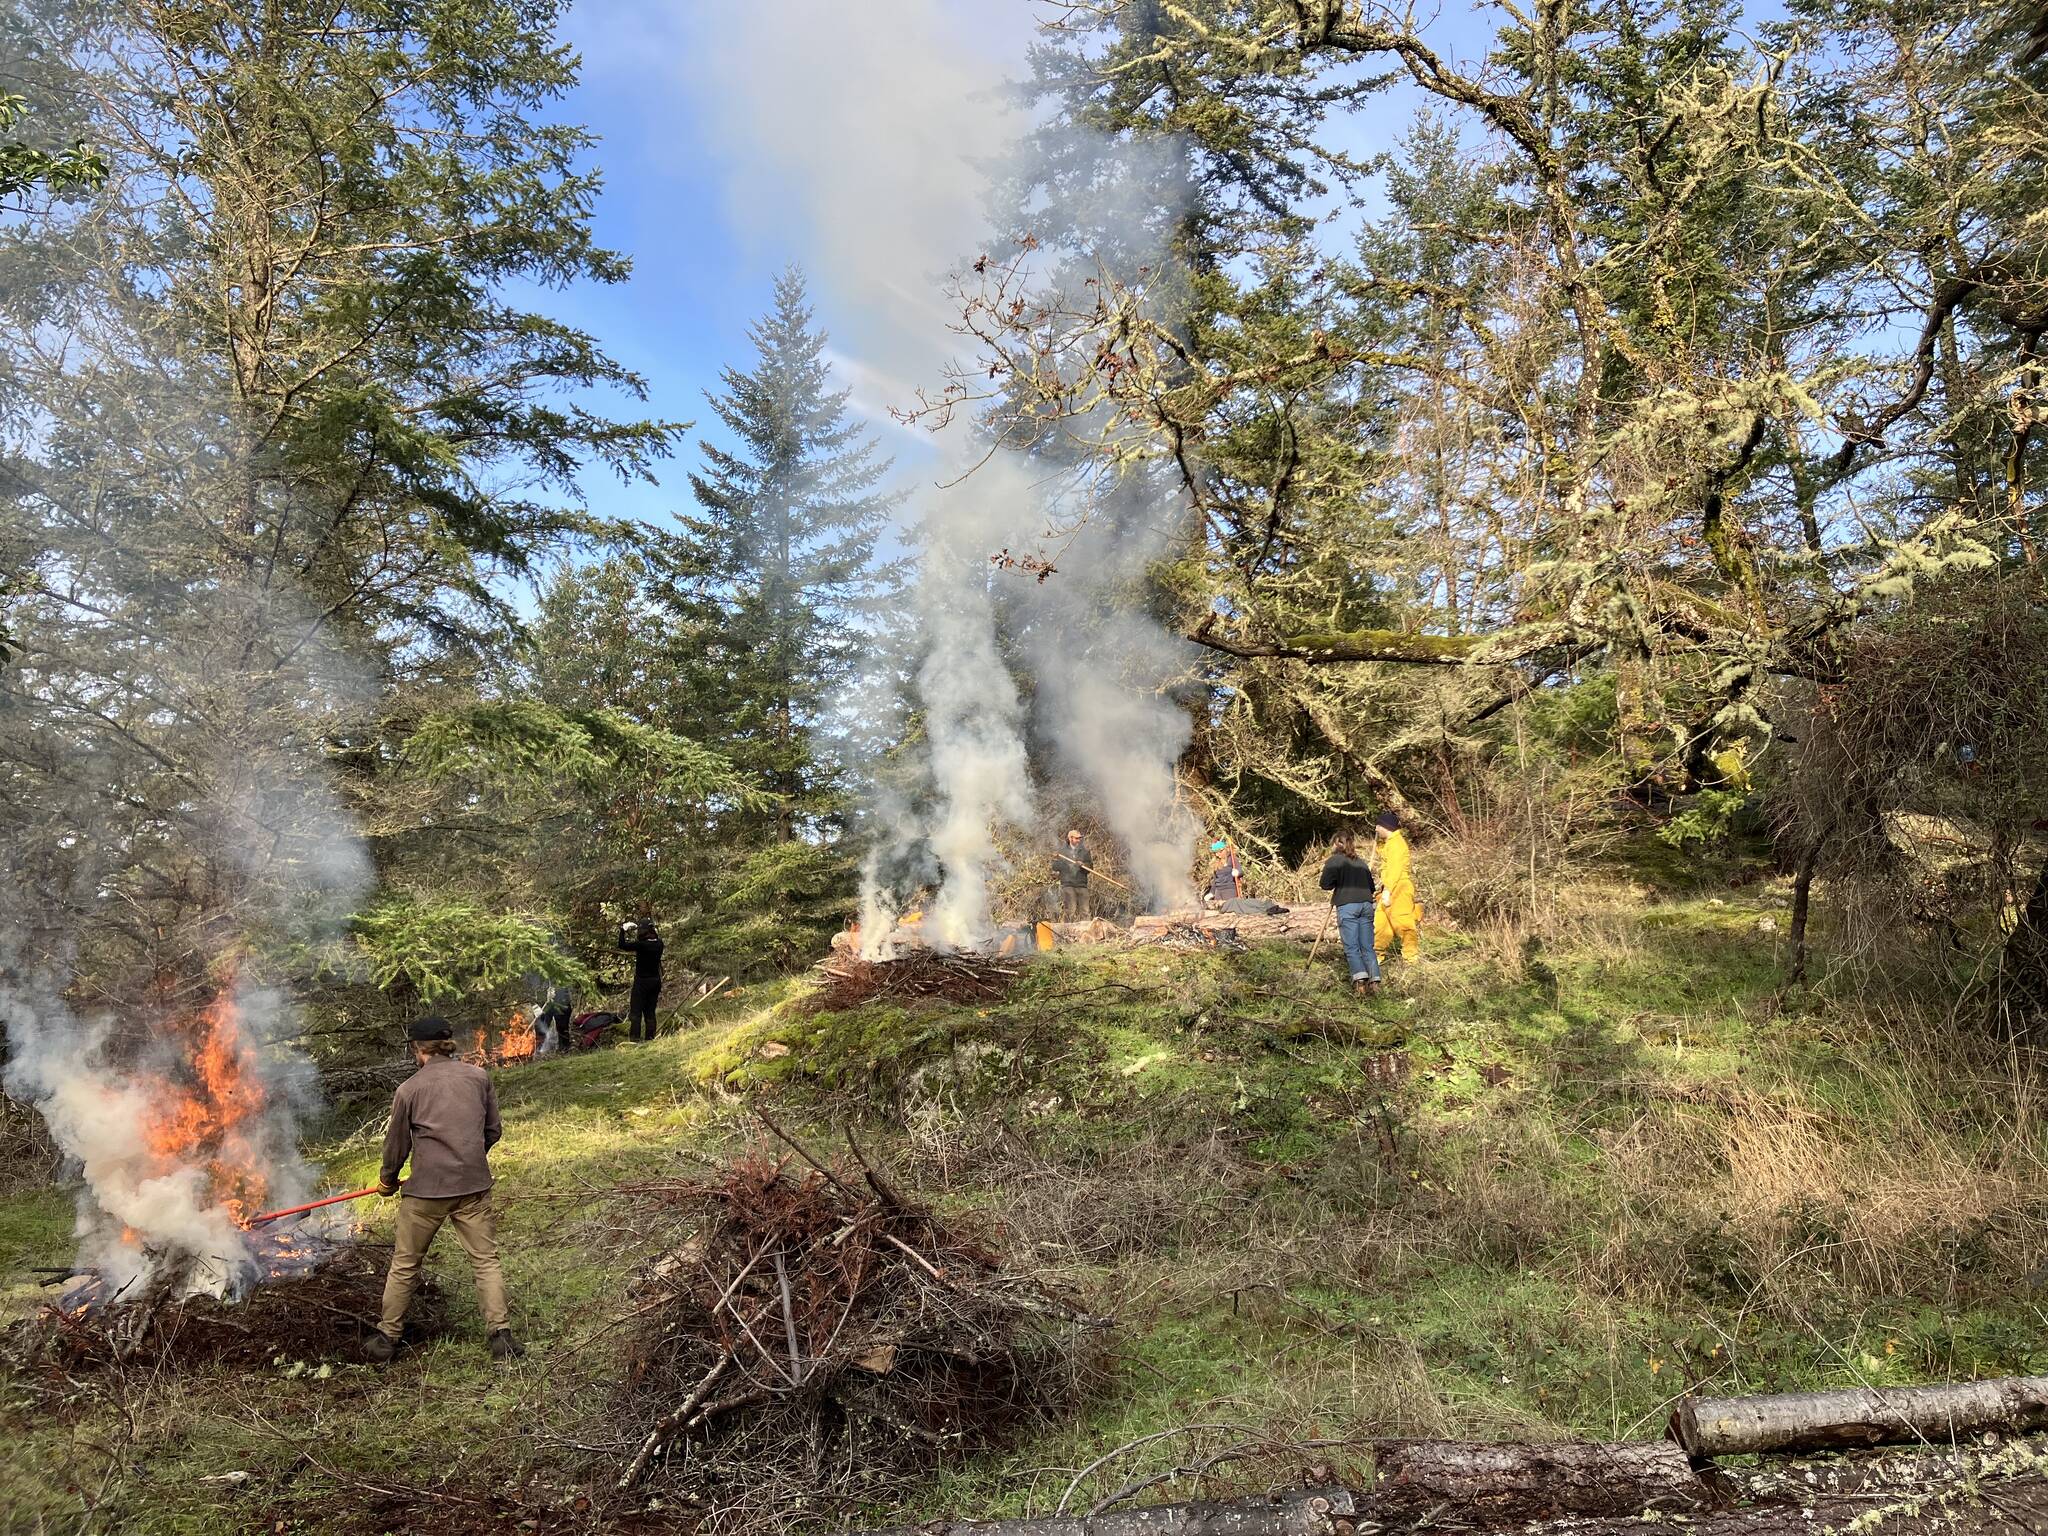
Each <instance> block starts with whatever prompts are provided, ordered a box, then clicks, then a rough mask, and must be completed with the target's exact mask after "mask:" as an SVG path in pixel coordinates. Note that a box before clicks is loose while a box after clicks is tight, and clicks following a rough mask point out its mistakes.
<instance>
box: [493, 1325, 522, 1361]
mask: <svg viewBox="0 0 2048 1536" xmlns="http://www.w3.org/2000/svg"><path fill="white" fill-rule="evenodd" d="M489 1344H490V1351H491V1358H492V1359H493V1360H518V1359H521V1358H523V1357H524V1356H525V1354H526V1346H525V1345H524V1344H522V1343H520V1342H519V1341H518V1340H517V1339H515V1338H513V1337H512V1330H511V1329H510V1328H500V1329H499V1330H498V1331H497V1332H496V1333H494V1334H492V1335H491V1337H490V1340H489Z"/></svg>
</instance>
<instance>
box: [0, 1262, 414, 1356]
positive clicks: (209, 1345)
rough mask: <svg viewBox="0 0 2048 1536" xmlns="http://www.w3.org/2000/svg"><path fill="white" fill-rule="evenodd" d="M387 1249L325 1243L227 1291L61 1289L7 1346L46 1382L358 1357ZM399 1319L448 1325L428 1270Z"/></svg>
mask: <svg viewBox="0 0 2048 1536" xmlns="http://www.w3.org/2000/svg"><path fill="white" fill-rule="evenodd" d="M390 1257H391V1249H390V1246H389V1245H388V1244H372V1243H336V1244H329V1245H327V1247H326V1248H325V1250H324V1251H323V1252H322V1254H321V1256H320V1259H319V1261H318V1262H317V1263H315V1264H312V1265H309V1266H306V1267H303V1268H301V1269H300V1270H298V1271H297V1272H295V1273H292V1274H290V1275H288V1276H285V1277H282V1278H278V1279H274V1280H269V1281H266V1282H265V1283H263V1284H261V1285H258V1286H255V1287H253V1288H252V1289H250V1290H248V1291H247V1292H245V1293H244V1294H243V1295H242V1296H240V1297H239V1298H237V1299H232V1300H230V1299H226V1298H222V1297H217V1296H209V1295H182V1296H180V1295H172V1294H170V1293H169V1291H168V1289H167V1288H165V1287H152V1288H149V1289H147V1290H145V1291H144V1292H143V1293H142V1294H141V1295H137V1296H123V1297H121V1298H120V1299H119V1300H117V1301H111V1302H107V1303H105V1304H101V1305H94V1304H93V1303H92V1301H90V1300H87V1301H85V1302H82V1303H79V1304H77V1305H71V1304H69V1301H68V1299H67V1301H66V1302H60V1303H59V1304H57V1305H54V1306H50V1307H46V1308H44V1309H43V1310H42V1312H41V1313H40V1314H39V1315H38V1316H36V1317H35V1318H32V1319H30V1320H29V1321H28V1322H25V1323H23V1324H21V1325H19V1327H18V1328H17V1329H16V1332H15V1338H14V1344H15V1352H16V1354H17V1355H18V1357H19V1361H20V1364H21V1366H22V1368H23V1370H24V1371H25V1373H26V1374H27V1376H28V1379H30V1380H32V1381H33V1380H39V1379H40V1380H42V1381H43V1382H44V1383H45V1384H46V1385H48V1386H51V1387H56V1386H59V1385H60V1384H61V1383H62V1382H63V1380H64V1378H66V1377H68V1376H73V1375H84V1374H88V1373H91V1372H94V1371H102V1370H110V1369H114V1368H116V1367H120V1366H125V1365H129V1364H136V1365H142V1364H147V1365H149V1366H151V1367H152V1368H155V1367H158V1366H163V1365H169V1366H172V1367H175V1368H177V1369H181V1370H192V1369H197V1368H199V1367H201V1366H210V1365H211V1366H227V1367H231V1368H235V1369H247V1370H259V1371H268V1370H272V1369H275V1368H276V1367H277V1366H278V1365H279V1364H280V1363H281V1362H282V1363H286V1364H289V1363H293V1362H303V1363H305V1364H307V1365H319V1364H324V1363H329V1362H335V1361H345V1360H356V1359H359V1358H360V1357H361V1355H362V1346H363V1344H364V1343H365V1342H366V1341H367V1340H368V1338H369V1335H370V1333H371V1332H372V1331H373V1330H374V1329H375V1328H376V1325H377V1313H378V1308H379V1303H380V1302H381V1300H382V1298H383V1292H384V1271H385V1269H386V1268H387V1267H389V1263H390ZM87 1294H88V1295H90V1294H91V1292H88V1293H87ZM405 1327H406V1336H407V1338H408V1339H410V1340H413V1341H415V1342H418V1341H424V1340H427V1339H431V1338H436V1337H439V1336H440V1335H441V1334H442V1333H444V1332H445V1331H446V1329H447V1299H446V1297H445V1296H444V1295H443V1294H442V1292H441V1289H440V1287H439V1286H438V1285H436V1284H435V1282H434V1280H433V1278H432V1277H431V1276H428V1277H424V1278H422V1280H421V1281H420V1288H419V1289H418V1290H417V1291H416V1292H414V1293H413V1301H412V1307H411V1309H410V1310H409V1311H408V1312H407V1313H406V1320H405Z"/></svg>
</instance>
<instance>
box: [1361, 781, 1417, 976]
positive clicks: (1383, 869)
mask: <svg viewBox="0 0 2048 1536" xmlns="http://www.w3.org/2000/svg"><path fill="white" fill-rule="evenodd" d="M1372 834H1373V840H1374V841H1375V842H1377V843H1378V844H1379V845H1380V902H1379V906H1378V908H1377V909H1375V911H1374V912H1373V915H1372V948H1373V955H1374V958H1375V959H1377V958H1378V957H1379V956H1381V955H1384V954H1386V952H1387V951H1388V950H1389V949H1391V948H1392V947H1393V943H1394V938H1395V936H1396V935H1399V937H1400V940H1401V958H1402V959H1403V960H1414V959H1418V958H1419V957H1420V956H1421V954H1422V927H1421V925H1422V906H1421V904H1420V903H1419V902H1417V901H1416V899H1415V875H1414V872H1413V870H1412V869H1411V868H1410V866H1409V860H1408V839H1407V838H1405V837H1403V836H1402V835H1401V816H1400V813H1399V812H1398V811H1381V812H1380V815H1379V820H1378V821H1376V822H1374V823H1373V828H1372Z"/></svg>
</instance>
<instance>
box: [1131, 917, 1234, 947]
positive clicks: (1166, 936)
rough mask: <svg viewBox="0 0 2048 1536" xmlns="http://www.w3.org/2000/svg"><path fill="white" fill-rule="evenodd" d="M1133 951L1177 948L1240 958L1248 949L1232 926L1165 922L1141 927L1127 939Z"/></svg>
mask: <svg viewBox="0 0 2048 1536" xmlns="http://www.w3.org/2000/svg"><path fill="white" fill-rule="evenodd" d="M1130 943H1131V945H1132V947H1133V948H1137V947H1139V946H1143V945H1150V946H1152V947H1154V948H1156V949H1178V950H1186V951H1188V952H1190V953H1207V954H1217V953H1221V954H1227V955H1241V954H1243V953H1244V952H1245V951H1246V950H1247V949H1249V948H1250V947H1251V946H1250V945H1248V944H1246V943H1245V941H1244V940H1243V939H1241V938H1239V937H1238V931H1237V928H1236V927H1234V926H1233V927H1220V926H1219V927H1205V926H1203V925H1202V924H1200V923H1191V922H1178V921H1174V922H1165V923H1161V924H1159V925H1158V926H1153V927H1141V928H1139V929H1137V930H1136V931H1135V932H1134V933H1133V934H1132V936H1131V939H1130Z"/></svg>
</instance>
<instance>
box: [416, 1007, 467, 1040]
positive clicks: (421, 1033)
mask: <svg viewBox="0 0 2048 1536" xmlns="http://www.w3.org/2000/svg"><path fill="white" fill-rule="evenodd" d="M405 1038H406V1039H408V1040H453V1039H454V1038H455V1031H454V1029H453V1028H451V1027H450V1025H449V1023H448V1021H447V1020H446V1019H444V1018H442V1017H441V1016H440V1015H439V1014H438V1013H430V1014H428V1015H427V1016H426V1017H425V1018H424V1019H414V1020H413V1021H412V1025H411V1027H410V1028H408V1029H407V1030H406V1032H405Z"/></svg>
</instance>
